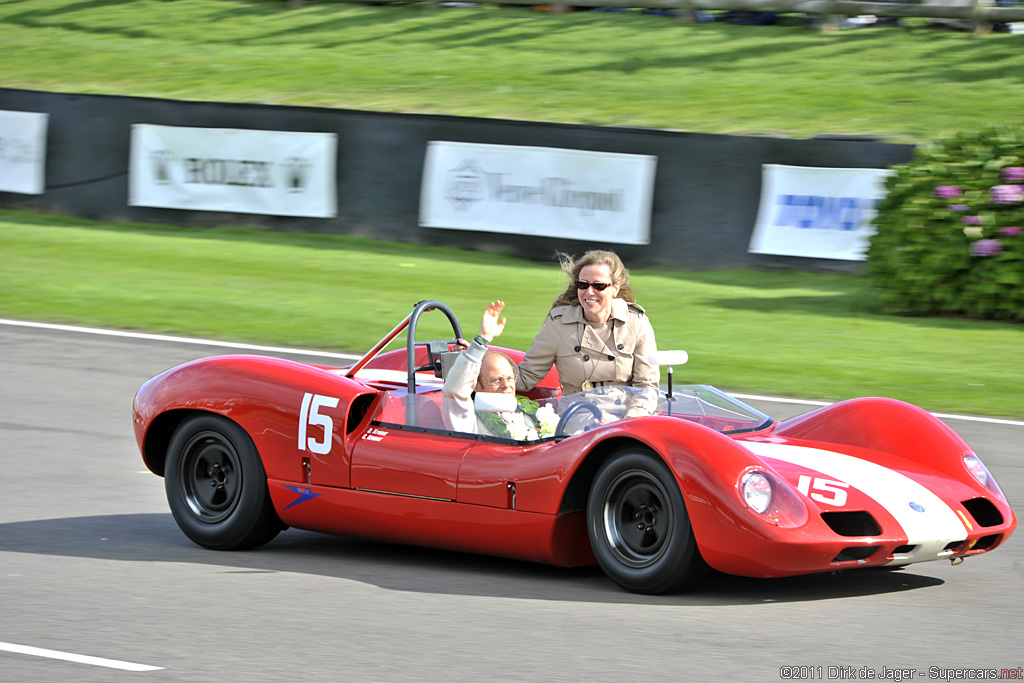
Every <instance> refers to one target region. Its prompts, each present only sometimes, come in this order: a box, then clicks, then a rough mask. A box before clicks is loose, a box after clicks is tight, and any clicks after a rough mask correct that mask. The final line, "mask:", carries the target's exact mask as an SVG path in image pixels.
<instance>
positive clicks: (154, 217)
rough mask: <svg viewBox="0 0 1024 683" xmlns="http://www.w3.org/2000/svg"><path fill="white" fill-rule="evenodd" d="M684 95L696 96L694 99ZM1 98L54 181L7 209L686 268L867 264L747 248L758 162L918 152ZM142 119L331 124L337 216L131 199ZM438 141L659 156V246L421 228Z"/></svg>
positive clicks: (852, 160)
mask: <svg viewBox="0 0 1024 683" xmlns="http://www.w3.org/2000/svg"><path fill="white" fill-rule="evenodd" d="M679 106H686V105H685V102H680V105H679ZM0 110H13V111H29V112H44V113H47V114H49V134H48V138H47V154H46V188H45V192H44V193H43V194H41V195H24V194H15V193H7V192H0V207H3V208H23V209H38V210H44V211H51V212H56V213H66V214H73V215H78V216H85V217H89V218H96V219H100V220H105V221H113V222H118V221H141V222H153V223H166V224H174V225H190V226H194V225H226V224H245V225H251V226H255V227H262V228H268V229H275V230H292V231H302V232H326V233H337V234H344V235H358V236H363V237H370V238H374V239H381V240H389V241H396V242H406V243H411V244H423V245H444V246H456V247H461V248H465V249H473V250H482V251H493V252H501V253H507V254H513V255H517V256H524V257H527V258H533V259H538V260H550V259H551V257H552V256H553V254H554V252H555V251H557V250H561V251H568V252H570V253H580V252H581V251H582V250H584V249H586V248H589V247H595V246H609V247H611V248H613V249H615V250H616V251H617V252H618V253H620V254H621V255H622V256H623V257H624V258H625V259H626V261H627V262H628V263H629V264H630V265H635V266H656V267H667V268H677V269H682V270H708V269H717V268H734V267H788V268H805V269H826V270H857V269H858V268H859V263H858V262H849V261H831V260H825V259H806V258H790V257H782V256H767V255H759V254H750V253H748V252H747V246H748V244H749V242H750V236H751V232H752V230H753V227H754V223H755V219H756V217H757V209H758V201H759V196H760V189H761V166H762V164H787V165H793V166H814V167H833V168H886V167H889V166H892V165H894V164H899V163H904V162H906V161H908V160H909V159H910V158H911V156H912V154H913V146H912V145H900V144H889V143H885V142H879V141H875V140H865V139H838V138H829V139H809V140H786V139H779V138H769V137H744V136H729V135H707V134H701V133H679V132H671V131H661V130H645V129H631V128H602V127H596V126H573V125H559V124H548V123H535V122H528V121H506V120H494V119H471V118H460V117H454V116H422V115H406V114H387V113H375V112H364V111H350V110H339V109H321V108H311V107H280V106H270V105H250V104H225V103H211V102H179V101H170V100H159V99H147V98H135V97H117V96H103V95H73V94H58V93H45V92H34V91H27V90H14V89H0ZM137 123H145V124H159V125H169V126H197V127H210V128H241V129H255V130H275V131H303V132H323V133H335V134H337V136H338V167H337V184H338V187H337V196H338V215H337V217H335V218H330V219H317V218H293V217H276V216H261V215H253V214H232V213H220V212H195V211H179V210H170V209H154V208H145V207H136V206H129V205H128V165H129V145H130V135H131V126H132V124H137ZM431 140H448V141H455V142H471V143H486V144H504V145H531V146H543V147H559V148H566V149H580V150H591V151H599V152H617V153H626V154H649V155H653V156H656V157H657V158H658V162H657V175H656V179H655V189H654V200H653V209H652V219H651V241H650V244H647V245H642V246H633V245H621V244H618V245H601V244H594V243H589V242H582V241H576V240H566V239H554V238H544V237H532V236H525V235H513V234H498V233H485V232H467V231H461V230H459V231H456V230H443V229H435V228H425V227H421V226H420V225H419V221H418V217H419V196H420V183H421V178H422V173H423V162H424V156H425V154H426V149H427V143H428V142H429V141H431Z"/></svg>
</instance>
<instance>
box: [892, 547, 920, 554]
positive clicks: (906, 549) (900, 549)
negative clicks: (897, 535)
mask: <svg viewBox="0 0 1024 683" xmlns="http://www.w3.org/2000/svg"><path fill="white" fill-rule="evenodd" d="M916 547H917V546H916V545H901V546H900V547H898V548H896V549H895V550H893V551H892V554H893V555H906V554H907V553H910V552H913V551H914V548H916Z"/></svg>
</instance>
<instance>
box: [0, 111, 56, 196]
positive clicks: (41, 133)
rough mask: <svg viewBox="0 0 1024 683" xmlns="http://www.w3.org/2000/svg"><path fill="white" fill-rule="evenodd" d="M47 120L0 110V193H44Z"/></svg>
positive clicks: (38, 116) (28, 113) (38, 115)
mask: <svg viewBox="0 0 1024 683" xmlns="http://www.w3.org/2000/svg"><path fill="white" fill-rule="evenodd" d="M48 119H49V114H37V113H35V112H28V111H2V110H0V192H18V193H21V194H42V193H43V190H44V189H45V188H46V177H45V171H46V123H47V121H48Z"/></svg>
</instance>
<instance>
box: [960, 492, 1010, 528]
mask: <svg viewBox="0 0 1024 683" xmlns="http://www.w3.org/2000/svg"><path fill="white" fill-rule="evenodd" d="M963 506H964V507H965V508H967V511H968V512H970V513H971V517H974V521H976V522H977V523H978V524H980V525H981V526H999V525H1000V524H1002V523H1003V515H1002V513H1000V512H999V509H998V508H997V507H996V506H995V505H993V504H992V501H990V500H989V499H987V498H971V499H970V500H965V501H964V502H963Z"/></svg>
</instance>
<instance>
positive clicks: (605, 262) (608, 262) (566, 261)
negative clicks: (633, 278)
mask: <svg viewBox="0 0 1024 683" xmlns="http://www.w3.org/2000/svg"><path fill="white" fill-rule="evenodd" d="M558 261H559V263H561V265H562V275H565V277H566V279H568V280H569V286H568V287H566V288H565V291H564V292H562V293H561V294H559V295H558V298H557V299H555V301H554V303H553V304H551V308H554V307H555V306H579V305H580V297H579V294H578V290H577V289H576V281H577V280H579V279H580V271H581V270H583V269H584V268H586V267H587V266H608V271H609V272H610V273H611V276H612V283H613V284H616V285H618V286H619V296H618V297H617V298H619V299H623V300H625V301H628V302H630V303H636V297H635V296H633V288H632V287H631V286H630V284H629V270H627V269H626V266H624V265H622V259H620V258H619V255H618V254H616V253H615V252H614V251H604V250H601V249H591V250H590V251H588V252H586V253H585V254H583V256H580V257H579V258H578V259H574V258H573V257H572V256H570V255H569V254H563V253H562V252H559V253H558Z"/></svg>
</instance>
